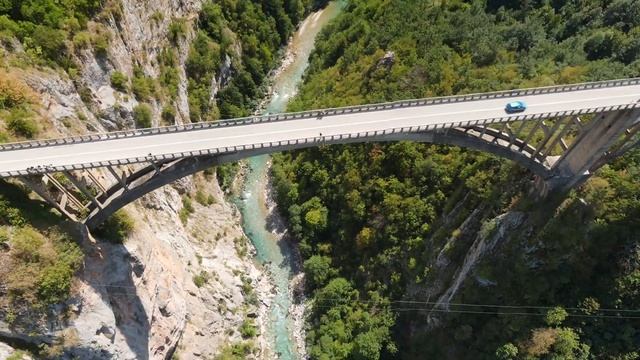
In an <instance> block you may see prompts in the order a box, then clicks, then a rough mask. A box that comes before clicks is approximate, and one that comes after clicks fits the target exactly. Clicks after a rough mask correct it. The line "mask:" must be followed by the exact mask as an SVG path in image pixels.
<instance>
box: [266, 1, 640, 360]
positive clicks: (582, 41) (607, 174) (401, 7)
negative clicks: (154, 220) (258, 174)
mask: <svg viewBox="0 0 640 360" xmlns="http://www.w3.org/2000/svg"><path fill="white" fill-rule="evenodd" d="M638 4H640V3H638V2H637V1H633V0H616V1H599V0H589V1H579V0H570V1H542V0H540V1H535V0H533V1H499V0H488V1H482V0H470V1H460V0H449V1H437V2H435V1H434V2H430V1H418V0H409V1H402V2H395V1H382V0H375V1H371V0H369V1H364V0H354V1H350V2H349V3H348V5H347V7H346V9H345V11H344V13H343V14H342V15H340V16H339V17H338V19H337V20H336V21H335V22H334V23H333V24H332V25H330V26H329V27H328V28H327V29H326V31H324V33H323V34H322V35H321V37H320V39H319V41H318V42H317V46H316V51H315V53H314V55H313V56H312V59H311V65H310V68H309V70H308V72H307V74H306V78H305V84H304V85H303V86H302V89H301V91H300V94H299V95H298V96H297V97H296V98H295V99H294V101H293V102H292V104H291V110H302V109H311V108H320V107H328V106H342V105H351V104H362V103H370V102H379V101H390V100H399V99H407V98H420V97H426V96H437V95H451V94H460V93H472V92H480V91H491V90H500V89H509V88H522V87H531V86H543V85H552V84H560V83H571V82H580V81H588V80H602V79H612V78H621V77H634V76H639V75H640V59H639V56H640V53H639V52H638V50H639V49H640V47H639V46H638V39H639V36H638V34H640V28H639V27H638V24H637V22H638V19H639V17H638V16H636V15H634V14H636V13H637V11H638V6H639V5H638ZM389 52H392V54H393V55H392V58H391V61H389V59H388V58H387V59H386V60H384V61H383V60H382V59H383V58H384V57H385V54H387V53H389ZM638 154H640V152H635V153H631V154H629V155H627V157H625V158H624V159H622V160H620V161H618V162H616V163H614V164H611V165H609V166H606V167H605V168H603V169H602V170H601V171H600V173H599V174H598V175H597V176H596V177H594V178H593V179H592V180H591V181H590V182H589V183H588V184H587V185H585V186H584V187H583V188H581V189H579V190H578V191H576V192H573V193H572V194H570V195H569V196H568V198H567V199H566V200H565V202H564V203H563V205H562V206H561V207H560V208H559V209H558V210H556V211H555V216H551V215H553V214H554V211H553V210H549V209H546V208H536V207H531V206H530V204H529V203H528V202H527V201H524V199H526V196H525V195H526V191H527V189H528V188H529V182H530V180H531V179H530V177H529V176H530V175H529V174H528V173H527V172H525V171H524V170H523V169H521V168H519V167H517V166H514V165H513V164H511V163H508V162H506V161H504V160H500V159H496V158H494V157H492V156H488V155H485V154H479V153H473V152H469V151H465V150H461V149H457V148H453V147H442V146H428V145H423V144H415V143H396V144H363V145H351V146H331V147H321V148H317V149H310V150H304V151H296V152H293V153H288V154H284V155H282V156H279V157H276V161H275V166H274V168H273V175H274V178H275V186H276V190H277V194H278V202H279V204H280V206H281V208H282V209H284V212H285V213H286V215H287V216H288V218H289V221H290V224H291V230H292V232H293V233H294V234H295V236H296V237H297V238H298V239H299V241H300V249H301V251H302V253H303V256H304V257H305V258H306V259H307V260H306V262H305V269H306V270H307V271H308V272H309V276H310V279H309V280H310V281H309V284H310V288H311V289H310V290H311V291H312V298H313V306H314V312H313V314H312V316H311V319H310V321H311V325H310V326H311V328H312V329H313V330H312V332H311V333H310V335H309V336H308V339H307V340H308V343H309V346H310V347H311V349H312V351H311V355H312V358H314V359H323V358H348V359H356V358H378V357H381V358H406V359H424V358H437V359H444V358H449V359H495V358H500V359H587V358H590V357H595V358H605V359H622V358H625V359H632V358H637V357H638V354H637V351H638V348H637V344H639V343H640V333H639V332H638V327H637V326H634V325H633V324H634V323H633V321H634V320H628V319H620V318H617V319H599V318H590V317H586V318H584V317H576V316H578V315H579V316H584V315H589V314H590V315H602V314H603V313H602V312H601V310H599V309H602V308H607V309H616V308H623V309H635V308H637V306H638V301H639V297H638V291H637V284H638V281H637V275H638V272H639V271H640V268H639V267H638V264H640V258H639V257H638V254H639V253H638V250H637V249H638V248H639V247H640V237H639V236H638V234H639V233H640V232H639V231H638V230H640V223H638V219H640V217H639V211H640V198H639V196H640V195H639V194H640V182H639V180H638V179H640V176H638V175H639V171H640V170H639V169H640V157H639V155H638ZM509 210H519V211H524V212H525V214H527V218H528V219H530V220H529V221H540V222H541V225H540V224H538V225H540V227H535V229H538V230H536V231H534V230H531V229H529V228H527V229H519V230H518V231H517V232H516V233H515V234H512V236H511V237H509V241H507V242H505V244H504V245H501V247H500V248H499V250H498V251H496V253H495V254H490V255H487V256H488V258H487V259H485V260H483V261H482V262H480V264H478V266H476V267H475V268H474V269H473V270H472V273H471V274H470V275H469V277H468V278H467V280H466V281H465V282H464V284H463V287H462V288H461V291H460V292H459V293H458V295H457V296H456V298H455V299H454V300H455V302H460V303H472V304H474V303H475V304H518V305H523V306H545V307H548V310H549V311H540V312H539V313H537V315H538V316H515V315H509V314H493V315H492V314H485V315H474V314H459V313H449V314H446V315H442V316H440V317H439V318H440V321H441V322H440V326H439V327H437V328H436V329H435V330H432V329H430V328H429V327H428V326H426V324H427V323H428V321H427V313H428V312H425V311H399V310H398V308H402V306H399V305H397V304H394V303H393V302H391V303H385V299H386V300H389V301H392V300H405V301H429V296H431V299H433V297H434V296H437V295H438V293H439V292H441V291H443V290H444V289H443V288H442V287H443V286H447V284H446V283H445V284H439V282H441V281H449V280H447V279H449V278H450V277H451V276H452V275H453V272H454V271H455V269H456V266H455V264H458V265H459V264H461V262H462V261H463V259H464V257H465V255H466V252H467V251H468V248H469V246H470V245H471V243H472V242H473V240H474V239H475V237H476V234H480V235H481V236H489V235H490V234H492V231H493V230H494V229H495V226H496V220H494V218H495V216H497V215H499V214H501V213H504V212H506V211H509ZM549 217H551V219H550V220H549ZM534 219H543V220H534ZM545 219H546V220H545ZM465 220H468V221H466V222H465ZM463 222H464V224H463ZM527 224H530V223H527ZM523 227H525V228H526V227H527V226H526V225H523ZM443 264H444V265H443ZM446 264H453V265H451V266H447V265H446ZM443 269H444V270H443ZM338 285H339V286H340V289H348V290H349V291H346V290H345V293H335V292H336V290H335V288H336V287H337V286H338ZM438 289H439V290H438ZM327 292H331V293H332V296H336V297H337V299H348V304H349V305H345V304H344V303H340V304H337V303H334V304H327V298H328V296H327V295H326V294H327ZM425 294H430V295H425ZM356 295H357V296H356ZM374 299H375V300H374ZM334 301H335V300H334ZM432 301H433V300H432ZM372 302H374V303H377V304H379V305H378V307H376V309H375V310H374V309H372V308H371V307H370V306H369V304H371V303H372ZM385 304H387V305H385ZM391 304H394V305H391ZM345 306H346V307H348V308H349V309H346V308H345ZM381 309H385V311H390V312H391V313H390V314H395V315H390V316H389V317H388V320H387V321H384V322H379V323H369V325H368V326H370V328H371V329H376V331H379V332H381V333H385V332H386V331H390V334H391V336H390V338H388V339H386V338H382V339H386V340H385V341H379V345H378V346H369V345H370V342H368V341H367V339H369V336H371V335H370V334H369V333H368V332H357V333H353V332H348V331H346V330H348V329H350V328H349V327H348V324H349V323H350V322H351V321H352V317H351V316H350V314H351V312H357V311H367V312H369V313H370V314H375V311H380V310H381ZM565 309H573V310H565ZM576 309H578V310H576ZM328 319H331V324H332V326H331V327H328V326H326V324H327V321H328ZM386 326H389V328H386ZM345 329H346V330H345ZM340 334H344V335H342V337H341V336H340ZM336 339H340V341H339V342H338V344H339V346H335V344H337V342H336V341H337V340H336ZM379 340H380V339H379ZM356 349H357V350H356ZM396 350H397V352H396ZM634 351H635V352H634Z"/></svg>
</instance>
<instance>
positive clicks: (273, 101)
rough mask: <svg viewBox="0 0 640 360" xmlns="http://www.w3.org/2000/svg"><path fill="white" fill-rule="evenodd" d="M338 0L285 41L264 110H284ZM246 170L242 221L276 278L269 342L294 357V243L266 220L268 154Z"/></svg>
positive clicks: (261, 259) (280, 354)
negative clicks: (319, 34)
mask: <svg viewBox="0 0 640 360" xmlns="http://www.w3.org/2000/svg"><path fill="white" fill-rule="evenodd" d="M341 7H342V5H341V4H340V3H338V2H332V3H330V4H329V5H328V6H327V7H326V8H325V9H323V10H321V11H318V12H314V13H312V14H311V15H309V16H308V17H307V18H306V19H305V20H304V21H303V22H302V24H300V27H299V29H298V31H297V32H296V33H295V34H294V36H293V37H292V39H291V42H290V43H289V45H288V49H287V56H286V57H285V61H284V62H283V65H282V67H281V68H280V69H279V71H278V72H277V73H276V74H275V75H274V77H273V79H272V90H271V93H270V94H269V103H268V104H267V106H266V108H265V112H268V113H271V114H273V113H279V112H284V111H285V110H286V107H287V103H288V102H289V100H290V99H291V97H293V96H294V95H295V93H296V91H297V88H298V85H299V84H300V82H301V80H302V75H303V74H304V71H305V69H306V68H307V66H308V65H309V55H310V54H311V52H312V51H313V48H314V43H315V38H316V36H317V35H318V33H319V32H320V30H321V29H322V28H323V27H324V26H325V25H326V24H327V23H328V22H329V21H330V20H331V19H333V18H334V17H335V16H336V15H337V14H338V13H339V12H340V9H341ZM247 165H248V172H247V175H246V177H245V179H244V184H243V189H242V191H243V193H242V196H241V197H240V198H238V199H236V204H237V205H238V207H239V208H240V211H241V213H242V226H243V228H244V231H245V233H246V234H247V236H249V238H250V239H251V241H252V243H253V245H254V246H255V248H256V251H257V260H258V261H259V262H260V263H261V264H263V266H264V268H265V270H267V271H268V272H269V274H270V275H271V279H272V281H273V283H274V284H275V289H276V294H275V296H274V299H273V302H272V304H271V309H270V319H269V320H270V322H269V334H268V335H269V336H270V338H271V341H272V347H273V349H274V351H275V352H276V353H277V355H278V358H279V359H282V360H289V359H298V358H299V355H298V354H297V351H296V346H295V341H294V338H293V333H292V329H293V321H292V319H291V317H290V316H289V309H290V307H291V305H292V299H291V296H290V291H289V283H290V280H291V277H292V272H293V270H292V265H293V264H292V262H291V258H292V257H291V254H292V253H293V251H292V250H293V249H292V248H291V246H290V244H288V243H287V242H286V241H280V238H279V236H277V235H276V234H274V233H272V232H271V231H270V230H269V226H268V220H267V217H268V214H269V208H268V204H267V196H266V194H267V187H268V170H269V157H268V156H257V157H253V158H250V159H248V160H247Z"/></svg>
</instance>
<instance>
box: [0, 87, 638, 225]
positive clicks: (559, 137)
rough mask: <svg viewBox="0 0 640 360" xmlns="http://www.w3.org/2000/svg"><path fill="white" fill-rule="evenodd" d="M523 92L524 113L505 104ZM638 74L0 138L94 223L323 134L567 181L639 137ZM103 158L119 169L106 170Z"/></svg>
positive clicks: (18, 168)
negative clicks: (204, 174)
mask: <svg viewBox="0 0 640 360" xmlns="http://www.w3.org/2000/svg"><path fill="white" fill-rule="evenodd" d="M514 100H522V101H524V102H526V103H527V104H528V108H527V109H526V110H525V111H524V112H521V113H517V114H508V113H506V112H505V105H506V103H508V102H510V101H514ZM639 101H640V79H623V80H613V81H602V82H592V83H583V84H574V85H562V86H552V87H542V88H532V89H522V90H510V91H499V92H490V93H482V94H470V95H460V96H450V97H438V98H429V99H418V100H406V101H397V102H391V103H382V104H372V105H362V106H352V107H343V108H331V109H320V110H312V111H305V112H298V113H287V114H274V115H266V116H255V117H248V118H240V119H232V120H225V121H218V122H213V123H196V124H188V125H180V126H169V127H159V128H149V129H138V130H130V131H120V132H111V133H101V134H90V135H85V136H77V137H68V138H59V139H50V140H37V141H28V142H20V143H11V144H4V145H1V146H0V178H16V179H18V180H20V181H22V182H23V183H24V184H26V185H27V186H28V187H29V188H31V189H32V190H33V191H35V192H36V193H38V194H39V195H40V196H41V197H43V198H44V199H45V200H47V201H48V202H50V203H51V204H52V205H53V206H54V207H55V208H57V209H58V210H59V211H61V212H62V213H63V214H65V215H66V216H68V217H69V218H71V219H73V220H77V221H83V222H85V223H86V224H87V225H88V226H89V227H90V228H93V227H96V226H97V225H99V224H100V223H101V222H103V221H104V220H105V219H106V218H107V217H108V216H110V215H111V214H113V213H114V212H115V211H117V210H118V209H120V208H122V207H123V206H125V205H127V204H128V203H130V202H132V201H134V200H136V199H138V198H140V197H142V196H143V195H145V194H147V193H149V192H151V191H153V190H155V189H158V188H160V187H162V186H164V185H166V184H168V183H171V182H173V181H175V180H177V179H180V178H182V177H184V176H187V175H191V174H193V173H195V172H198V171H201V170H204V169H206V168H209V167H211V166H213V165H217V164H221V163H225V162H229V161H235V160H239V159H242V158H246V157H250V156H254V155H259V154H267V153H273V152H279V151H286V150H292V149H301V148H307V147H312V146H319V145H329V144H347V143H356V142H374V141H376V142H379V141H400V140H411V141H419V142H426V143H435V144H450V145H456V146H461V147H465V148H469V149H474V150H478V151H486V152H489V153H492V154H495V155H497V156H501V157H504V158H507V159H510V160H512V161H515V162H517V163H518V164H520V165H522V166H524V167H525V168H527V169H529V170H530V171H531V172H532V173H533V174H535V175H536V176H537V178H538V183H539V184H540V186H539V191H540V192H541V195H545V194H546V193H548V192H549V191H565V190H567V189H570V188H571V187H573V186H576V185H577V184H579V183H581V182H582V181H584V180H585V179H586V178H588V177H589V175H590V174H592V173H593V172H594V171H595V170H597V169H598V168H599V167H601V166H602V165H603V164H605V163H607V162H609V161H611V160H612V159H615V158H617V157H619V156H621V155H622V154H624V153H625V152H626V151H628V150H629V149H630V148H632V147H634V146H637V145H638V144H639V143H640V134H639V132H640V102H639ZM96 168H104V169H106V170H108V171H107V173H108V174H110V177H111V178H102V179H98V178H97V177H96V175H95V174H94V173H93V172H92V169H96Z"/></svg>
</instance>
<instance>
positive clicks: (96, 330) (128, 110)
mask: <svg viewBox="0 0 640 360" xmlns="http://www.w3.org/2000/svg"><path fill="white" fill-rule="evenodd" d="M202 2H203V1H202V0H157V1H136V0H122V1H112V2H110V3H112V5H114V6H115V9H116V10H115V11H113V12H111V15H109V16H108V17H107V18H106V19H105V20H103V21H102V22H101V23H100V24H97V23H96V24H92V25H90V26H96V27H100V31H106V33H107V34H108V37H109V39H110V42H109V44H110V45H109V47H108V49H107V52H106V55H105V54H102V55H100V56H97V55H96V53H95V51H94V50H93V49H90V48H89V49H85V50H81V51H77V52H76V56H77V59H76V60H77V63H78V64H79V71H78V74H74V75H73V77H74V80H72V76H71V75H70V74H66V73H64V72H62V71H53V70H28V71H25V73H24V74H23V75H24V76H23V78H24V79H25V82H26V83H27V84H29V85H30V86H31V87H32V88H33V89H34V90H35V91H36V92H37V93H38V94H39V97H40V99H41V102H42V113H43V116H44V118H45V119H46V121H47V122H49V124H47V127H48V130H47V134H46V136H62V135H72V134H82V133H87V132H95V131H105V130H115V129H123V128H130V127H132V126H133V117H132V111H133V109H134V107H135V106H136V105H138V102H137V101H136V100H135V98H134V97H133V96H132V95H131V94H125V93H122V92H120V91H117V90H115V89H114V88H113V87H112V86H111V80H110V77H111V74H112V72H113V71H116V70H117V71H120V72H122V73H124V74H125V75H127V76H128V77H129V78H132V77H133V72H134V67H139V68H141V69H142V70H143V72H144V73H145V75H147V76H149V77H156V76H158V74H159V72H160V67H159V62H158V54H159V53H160V51H161V50H162V49H163V48H165V47H167V46H171V47H172V48H176V50H177V54H178V63H179V65H178V66H177V68H178V74H179V79H180V81H179V87H178V94H177V97H176V99H175V100H174V101H172V103H171V104H172V105H173V106H175V108H176V110H177V116H176V123H183V122H188V121H189V120H188V114H189V106H188V100H187V80H186V74H185V66H184V64H185V62H186V59H187V55H188V51H189V43H190V40H191V39H192V38H193V36H194V33H195V31H194V28H195V20H196V18H197V15H198V11H199V10H200V8H201V6H202ZM118 8H119V9H120V10H117V9H118ZM176 19H180V21H184V24H186V25H185V27H184V28H185V30H186V31H185V32H184V33H183V34H181V36H180V37H179V39H177V42H176V43H175V44H174V43H171V42H170V40H169V36H168V29H169V26H170V24H171V23H172V22H173V21H175V20H176ZM14 51H20V50H19V49H17V50H14ZM222 66H223V68H222V69H221V70H220V72H219V73H220V74H221V75H220V77H219V78H216V79H212V88H211V95H212V97H213V96H215V95H216V93H217V91H218V90H219V89H220V87H221V86H223V85H224V83H225V82H226V81H227V79H228V77H229V76H232V73H231V71H230V66H231V61H230V59H229V61H226V62H224V63H223V65H222ZM81 94H82V96H81ZM168 101H169V100H158V99H153V100H150V105H151V106H152V109H153V113H154V116H153V124H154V125H157V124H158V120H159V118H160V111H161V109H162V108H163V106H165V105H167V102H168ZM96 175H98V177H99V178H100V179H101V180H102V181H104V182H106V183H110V182H112V181H114V179H113V178H111V175H109V174H107V173H103V174H98V173H96ZM197 190H199V191H200V192H202V193H204V194H205V195H206V196H207V197H210V198H212V199H215V203H214V204H211V205H208V206H204V205H200V204H198V203H197V202H196V201H193V204H194V207H195V209H196V211H195V213H194V214H193V215H192V216H191V217H190V218H189V219H188V220H187V223H186V225H183V223H182V221H181V220H180V218H179V215H178V213H179V211H180V209H181V208H182V206H183V201H182V197H183V196H193V195H195V193H196V191H197ZM127 210H128V211H129V213H130V214H131V215H132V217H134V219H135V220H136V221H135V223H136V228H135V231H134V233H133V235H132V236H131V237H130V238H129V239H127V241H126V242H125V243H124V245H114V244H109V243H106V242H102V241H100V240H99V239H94V238H93V237H92V236H91V235H90V234H89V233H88V232H86V230H83V229H82V230H81V231H84V234H85V241H84V244H83V248H84V250H85V254H86V255H85V265H84V268H83V270H82V271H81V273H80V274H79V279H78V281H77V282H76V284H75V288H74V290H73V295H72V298H71V300H70V301H69V303H70V306H69V309H70V310H71V311H70V313H71V314H70V315H71V316H70V317H69V318H70V320H69V321H67V322H64V323H60V324H49V326H45V327H43V328H42V331H41V332H42V333H43V335H46V336H49V337H51V338H55V337H56V336H59V335H60V334H62V333H63V332H65V333H67V334H69V333H72V334H73V336H72V337H73V341H72V343H70V344H67V345H69V348H70V349H72V350H70V351H69V355H73V356H77V357H80V358H105V359H166V358H170V357H171V356H172V355H173V354H174V353H175V354H178V355H179V356H180V358H181V359H185V358H186V359H188V358H194V357H201V356H202V357H205V358H207V357H213V356H215V355H216V354H217V353H219V351H220V350H221V348H222V347H223V346H224V345H228V344H230V343H233V342H235V341H239V340H240V339H241V336H240V334H239V332H238V328H239V327H240V325H241V324H242V322H243V321H244V320H246V319H247V318H250V319H252V320H253V321H254V322H255V323H256V324H257V326H258V333H259V335H258V337H257V338H256V339H254V342H255V345H256V348H257V351H256V352H255V355H253V356H255V357H258V358H270V357H271V356H270V355H269V354H270V353H269V349H268V341H267V340H266V336H265V335H264V334H265V333H266V329H265V326H266V325H265V324H266V317H267V310H266V309H267V305H268V301H269V298H270V291H271V290H270V289H271V285H270V284H269V281H268V279H267V278H266V277H265V275H264V274H263V272H262V270H261V269H259V268H258V267H257V265H256V264H254V262H253V261H252V256H251V253H252V251H253V248H252V245H251V243H250V242H249V241H248V239H247V238H246V236H244V234H243V233H242V229H241V227H240V225H239V223H240V221H239V216H240V215H239V213H238V212H237V210H236V208H235V207H234V206H233V205H231V204H229V203H228V202H227V201H226V200H225V197H224V195H223V193H222V191H221V190H220V188H219V187H218V185H217V182H216V180H215V176H209V177H205V176H203V175H199V176H198V177H197V181H196V179H194V178H193V177H189V178H185V179H182V180H181V181H179V182H178V183H176V184H174V185H172V186H167V187H164V188H162V189H159V190H157V191H155V192H154V193H151V194H149V195H147V196H146V197H144V198H143V199H141V200H140V201H137V202H136V203H134V204H132V205H130V206H129V207H127ZM194 277H200V278H204V279H205V283H204V284H201V287H198V286H196V284H195V283H194ZM251 289H254V290H253V291H255V292H257V298H258V299H261V300H260V301H259V302H256V301H255V295H256V294H251V292H252V291H249V290H251ZM0 323H1V322H0ZM0 325H1V324H0ZM0 328H2V326H0ZM0 330H2V329H0ZM5 330H6V332H5V333H4V334H5V335H8V336H9V337H14V338H20V337H21V336H23V335H24V337H25V338H26V339H27V340H28V339H32V341H37V340H35V339H36V337H33V336H31V335H33V334H20V333H16V332H15V331H13V333H12V330H11V329H5ZM2 351H5V352H7V353H9V350H2ZM2 353H3V352H0V354H2Z"/></svg>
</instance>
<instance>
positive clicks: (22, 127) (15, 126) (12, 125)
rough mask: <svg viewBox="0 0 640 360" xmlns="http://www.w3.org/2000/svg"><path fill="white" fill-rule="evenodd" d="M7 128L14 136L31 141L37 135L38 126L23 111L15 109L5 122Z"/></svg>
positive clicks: (25, 111) (27, 113)
mask: <svg viewBox="0 0 640 360" xmlns="http://www.w3.org/2000/svg"><path fill="white" fill-rule="evenodd" d="M6 124H7V128H8V129H9V130H10V131H11V132H12V133H13V134H14V135H16V136H22V137H26V138H27V139H32V138H33V137H34V136H36V135H37V134H38V125H37V124H36V122H35V121H34V120H33V118H31V114H29V112H28V111H27V110H25V109H16V110H14V111H12V112H11V114H10V115H9V117H8V119H7V120H6Z"/></svg>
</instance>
